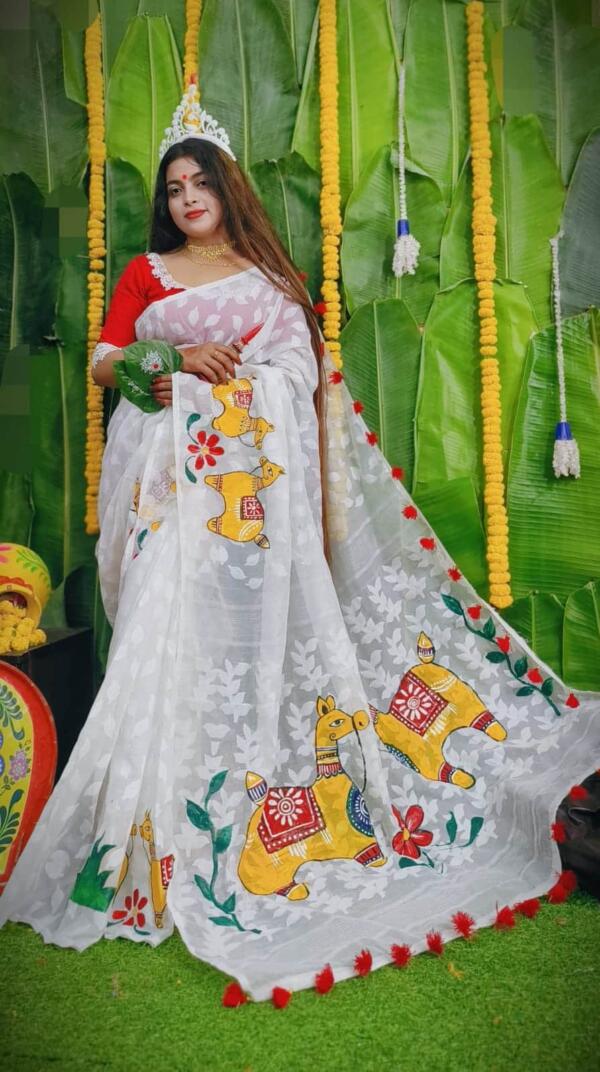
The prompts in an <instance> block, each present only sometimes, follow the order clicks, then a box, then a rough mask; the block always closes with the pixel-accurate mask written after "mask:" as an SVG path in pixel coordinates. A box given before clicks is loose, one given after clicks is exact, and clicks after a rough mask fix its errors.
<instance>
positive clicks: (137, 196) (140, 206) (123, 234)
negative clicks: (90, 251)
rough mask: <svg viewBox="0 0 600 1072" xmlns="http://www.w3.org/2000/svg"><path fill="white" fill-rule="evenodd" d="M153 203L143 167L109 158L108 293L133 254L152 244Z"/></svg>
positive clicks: (107, 163)
mask: <svg viewBox="0 0 600 1072" xmlns="http://www.w3.org/2000/svg"><path fill="white" fill-rule="evenodd" d="M149 233H150V203H149V201H148V198H147V196H146V190H145V187H144V181H143V179H142V176H141V175H140V173H139V171H138V170H137V169H136V168H134V167H132V165H131V164H128V163H126V161H125V160H107V162H106V246H107V249H108V256H107V258H106V293H107V295H109V296H110V295H111V294H112V292H113V290H114V288H115V284H116V283H117V281H118V279H119V276H120V275H121V273H122V272H123V269H124V268H125V266H126V265H127V263H128V262H129V261H130V260H131V259H132V257H137V256H138V254H140V253H142V252H144V250H146V249H147V248H148V238H149Z"/></svg>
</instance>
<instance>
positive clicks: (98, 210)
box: [84, 15, 106, 534]
mask: <svg viewBox="0 0 600 1072" xmlns="http://www.w3.org/2000/svg"><path fill="white" fill-rule="evenodd" d="M84 55H85V74H86V82H87V112H88V147H89V157H90V186H89V210H88V227H87V233H88V256H89V271H88V277H87V278H88V308H87V351H88V362H87V424H86V441H85V482H86V489H85V531H86V532H88V533H90V534H95V533H97V532H98V509H97V505H98V486H99V483H100V469H101V466H102V451H103V449H104V421H103V394H104V393H103V389H102V387H99V386H98V385H97V384H95V383H94V381H93V379H92V375H91V365H90V360H91V355H92V351H93V349H94V347H95V345H96V343H97V341H98V336H99V334H100V331H101V329H102V321H103V318H104V291H105V274H104V273H105V265H104V258H105V257H106V247H105V245H104V242H105V238H104V218H105V205H104V164H105V161H106V145H105V140H104V84H103V80H102V31H101V22H100V16H99V15H98V16H97V17H96V18H95V19H94V21H93V23H92V24H91V26H89V27H88V28H87V30H86V31H85V50H84Z"/></svg>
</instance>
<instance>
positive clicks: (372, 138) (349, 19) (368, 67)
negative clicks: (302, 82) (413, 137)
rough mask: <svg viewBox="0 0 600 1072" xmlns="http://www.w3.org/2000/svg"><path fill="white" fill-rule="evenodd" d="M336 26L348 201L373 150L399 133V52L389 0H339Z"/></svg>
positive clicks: (344, 192) (343, 178)
mask: <svg viewBox="0 0 600 1072" xmlns="http://www.w3.org/2000/svg"><path fill="white" fill-rule="evenodd" d="M337 31H338V67H339V88H338V113H339V130H340V187H341V198H342V205H345V203H346V201H347V199H348V197H349V195H350V193H351V192H352V190H353V189H354V187H355V186H356V184H357V182H358V180H359V178H360V176H361V174H362V172H363V170H364V168H365V166H366V165H367V164H368V163H369V161H370V159H371V157H372V156H373V153H375V152H376V151H377V150H378V149H380V148H381V146H382V145H389V143H390V142H391V141H393V140H394V138H397V136H398V119H397V98H398V63H399V57H398V50H397V47H396V41H395V36H394V28H393V25H392V22H391V19H390V11H389V7H388V5H387V3H386V0H339V2H338V12H337ZM391 225H392V227H393V226H394V224H393V221H391Z"/></svg>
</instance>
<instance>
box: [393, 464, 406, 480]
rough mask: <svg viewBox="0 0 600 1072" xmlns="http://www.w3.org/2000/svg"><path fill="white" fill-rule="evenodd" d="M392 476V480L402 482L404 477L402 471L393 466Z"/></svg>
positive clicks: (397, 466) (398, 467)
mask: <svg viewBox="0 0 600 1072" xmlns="http://www.w3.org/2000/svg"><path fill="white" fill-rule="evenodd" d="M392 476H393V478H394V480H402V479H403V477H404V469H401V468H400V466H399V465H394V466H393V468H392Z"/></svg>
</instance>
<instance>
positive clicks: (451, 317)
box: [413, 281, 536, 587]
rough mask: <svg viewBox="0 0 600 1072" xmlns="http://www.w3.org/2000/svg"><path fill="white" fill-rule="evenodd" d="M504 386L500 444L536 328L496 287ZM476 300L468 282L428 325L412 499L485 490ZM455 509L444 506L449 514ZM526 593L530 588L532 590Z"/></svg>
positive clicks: (525, 307) (528, 313)
mask: <svg viewBox="0 0 600 1072" xmlns="http://www.w3.org/2000/svg"><path fill="white" fill-rule="evenodd" d="M494 291H495V298H496V309H497V313H498V355H499V361H500V378H501V385H502V441H503V444H504V448H505V452H506V449H507V448H508V445H509V444H510V441H511V436H512V425H513V420H514V413H515V407H516V402H517V397H518V394H519V389H520V386H521V379H522V370H523V364H524V361H525V355H526V352H527V342H528V339H529V336H530V335H531V333H532V332H533V331H534V330H535V328H536V322H535V317H534V314H533V310H532V308H531V304H530V302H529V299H528V297H527V293H526V291H525V288H524V287H522V286H521V285H520V284H518V283H508V282H507V283H496V284H495V285H494ZM479 364H480V357H479V346H478V328H477V294H476V288H475V284H474V283H472V282H471V281H466V282H464V283H460V284H458V286H456V287H454V288H453V289H451V290H445V291H442V292H441V293H439V294H438V295H436V297H435V299H434V302H433V305H432V307H431V312H430V313H429V316H428V318H427V323H426V324H425V334H424V336H423V354H422V358H421V379H420V384H419V396H418V401H417V408H416V458H415V473H414V481H413V494H415V495H418V494H419V492H420V489H421V488H422V487H427V486H428V485H430V484H436V483H439V482H441V481H443V480H454V479H456V478H457V477H469V478H470V479H472V480H473V482H474V486H475V488H476V493H477V496H478V498H479V496H480V494H481V488H482V462H481V408H480V372H479ZM452 509H453V504H452V502H451V501H450V500H449V501H448V510H449V511H451V510H452ZM530 587H531V586H530Z"/></svg>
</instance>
